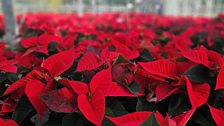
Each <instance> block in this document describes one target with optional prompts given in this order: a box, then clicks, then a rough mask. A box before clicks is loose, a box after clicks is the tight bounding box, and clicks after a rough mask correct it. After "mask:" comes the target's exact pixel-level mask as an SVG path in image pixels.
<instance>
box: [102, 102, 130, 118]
mask: <svg viewBox="0 0 224 126" xmlns="http://www.w3.org/2000/svg"><path fill="white" fill-rule="evenodd" d="M107 106H108V107H107V109H110V113H108V112H109V111H107V109H106V114H105V115H107V116H111V117H113V116H122V115H125V114H128V111H127V110H126V109H125V107H124V106H123V105H122V103H121V102H120V101H119V100H117V99H112V100H110V104H108V105H107Z"/></svg>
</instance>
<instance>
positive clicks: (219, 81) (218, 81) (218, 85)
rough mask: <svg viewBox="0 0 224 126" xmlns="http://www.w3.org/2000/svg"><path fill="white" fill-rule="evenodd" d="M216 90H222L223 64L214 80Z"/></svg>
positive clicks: (223, 79)
mask: <svg viewBox="0 0 224 126" xmlns="http://www.w3.org/2000/svg"><path fill="white" fill-rule="evenodd" d="M218 89H224V63H223V65H222V66H221V69H220V71H219V73H218V76H217V78H216V86H215V90H218Z"/></svg>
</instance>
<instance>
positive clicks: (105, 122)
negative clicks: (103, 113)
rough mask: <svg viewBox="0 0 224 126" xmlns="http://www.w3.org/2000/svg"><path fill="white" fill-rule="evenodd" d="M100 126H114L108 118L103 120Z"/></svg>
mask: <svg viewBox="0 0 224 126" xmlns="http://www.w3.org/2000/svg"><path fill="white" fill-rule="evenodd" d="M102 126H115V125H114V123H113V122H111V121H110V120H109V119H108V118H105V117H104V118H103V122H102Z"/></svg>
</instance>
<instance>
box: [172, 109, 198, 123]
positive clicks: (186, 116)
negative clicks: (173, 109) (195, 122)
mask: <svg viewBox="0 0 224 126" xmlns="http://www.w3.org/2000/svg"><path fill="white" fill-rule="evenodd" d="M196 109H197V108H194V109H191V110H189V111H187V112H185V113H183V114H181V115H178V116H175V117H174V118H172V119H173V120H174V121H175V122H176V123H177V125H178V126H186V124H187V122H188V120H189V119H190V118H191V116H192V115H193V114H194V112H195V111H196Z"/></svg>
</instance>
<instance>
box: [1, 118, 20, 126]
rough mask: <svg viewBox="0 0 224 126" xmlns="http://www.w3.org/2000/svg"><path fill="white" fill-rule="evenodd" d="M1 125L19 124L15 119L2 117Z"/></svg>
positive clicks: (13, 125)
mask: <svg viewBox="0 0 224 126" xmlns="http://www.w3.org/2000/svg"><path fill="white" fill-rule="evenodd" d="M0 124H1V126H19V125H18V124H17V123H16V122H15V121H14V120H10V119H2V118H0Z"/></svg>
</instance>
